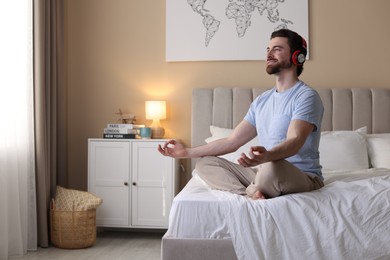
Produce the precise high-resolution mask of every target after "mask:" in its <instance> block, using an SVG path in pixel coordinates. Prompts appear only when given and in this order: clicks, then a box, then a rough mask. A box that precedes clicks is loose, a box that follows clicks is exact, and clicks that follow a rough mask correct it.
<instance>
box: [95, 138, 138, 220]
mask: <svg viewBox="0 0 390 260" xmlns="http://www.w3.org/2000/svg"><path fill="white" fill-rule="evenodd" d="M88 146H89V147H88V190H89V191H90V192H91V193H93V194H95V195H96V196H98V197H100V198H102V199H103V203H102V205H100V206H99V207H98V208H97V211H96V222H97V225H98V226H110V227H127V226H129V225H130V223H129V216H130V213H129V205H130V183H129V172H130V156H131V154H130V153H131V149H130V147H131V143H130V142H119V141H115V142H114V141H93V140H89V143H88Z"/></svg>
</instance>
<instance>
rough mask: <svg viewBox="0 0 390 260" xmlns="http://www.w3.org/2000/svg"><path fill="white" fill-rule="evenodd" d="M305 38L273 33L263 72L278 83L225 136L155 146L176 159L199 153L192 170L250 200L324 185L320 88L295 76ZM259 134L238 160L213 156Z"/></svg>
mask: <svg viewBox="0 0 390 260" xmlns="http://www.w3.org/2000/svg"><path fill="white" fill-rule="evenodd" d="M306 48H307V46H306V42H305V40H304V39H303V38H302V37H301V36H299V35H298V34H297V33H295V32H293V31H291V30H288V29H281V30H278V31H275V32H273V33H272V35H271V40H270V42H269V45H268V47H267V61H266V71H267V73H268V74H270V75H274V76H275V78H276V86H275V87H274V88H272V89H271V90H269V91H266V92H264V93H263V94H261V95H260V96H258V97H257V98H256V99H255V100H254V101H253V103H252V104H251V106H250V108H249V110H248V112H247V114H246V116H245V117H244V119H243V121H242V122H241V123H240V124H239V125H238V126H237V127H236V128H235V129H234V131H233V132H232V134H231V135H230V136H228V137H226V138H223V139H220V140H217V141H214V142H211V143H208V144H206V145H202V146H198V147H194V148H187V147H185V146H184V145H183V144H182V143H180V142H178V141H175V140H170V141H168V142H166V143H165V144H164V145H163V146H159V147H158V150H159V151H160V153H161V154H163V155H165V156H171V157H175V158H190V157H202V158H201V159H200V160H199V161H198V163H197V165H196V170H197V172H198V174H199V176H200V177H201V178H202V179H203V180H204V181H205V182H206V183H207V184H209V185H210V186H211V187H212V188H215V189H220V190H227V191H230V192H233V193H236V194H243V195H244V194H246V195H248V196H250V197H252V198H253V199H264V198H274V197H277V196H280V195H284V194H290V193H296V192H305V191H312V190H316V189H319V188H321V187H322V186H324V184H323V182H322V180H323V178H322V173H321V166H320V164H319V152H318V146H319V140H320V135H321V121H322V116H323V105H322V102H321V98H320V97H319V95H318V93H317V92H316V91H315V90H314V89H312V88H310V87H309V86H307V85H306V84H305V83H303V82H302V81H300V80H299V79H298V76H299V75H300V74H301V73H302V70H303V63H304V62H305V58H306V53H307V51H306ZM256 135H257V136H258V139H259V144H260V146H255V147H251V148H250V150H249V151H248V154H244V153H243V154H241V157H240V158H239V159H238V164H235V163H232V162H229V161H227V160H225V159H222V158H219V157H217V156H218V155H223V154H227V153H230V152H234V151H236V150H237V149H238V148H239V147H241V146H242V145H244V144H245V143H247V142H248V141H250V140H251V139H253V138H254V137H255V136H256Z"/></svg>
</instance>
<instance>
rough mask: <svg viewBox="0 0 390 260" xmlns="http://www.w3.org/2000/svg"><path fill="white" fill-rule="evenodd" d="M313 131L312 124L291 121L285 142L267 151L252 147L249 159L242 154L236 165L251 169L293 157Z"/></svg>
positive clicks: (262, 148)
mask: <svg viewBox="0 0 390 260" xmlns="http://www.w3.org/2000/svg"><path fill="white" fill-rule="evenodd" d="M313 130H314V125H313V124H310V123H308V122H306V121H303V120H292V121H291V122H290V125H289V127H288V130H287V136H286V140H285V141H284V142H282V143H280V144H278V145H276V146H275V147H273V148H272V149H271V150H268V151H267V150H266V149H265V148H264V147H260V146H257V147H252V148H251V150H250V151H249V154H248V155H249V157H248V156H247V155H245V154H242V155H241V158H240V159H239V160H238V163H239V164H241V165H243V166H245V167H251V166H256V165H258V164H261V163H265V162H270V161H276V160H280V159H285V158H287V157H290V156H293V155H295V154H296V153H298V151H299V149H301V148H302V146H303V145H304V144H305V141H306V139H307V137H308V136H309V135H310V133H311V132H312V131H313Z"/></svg>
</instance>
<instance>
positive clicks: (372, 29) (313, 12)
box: [65, 0, 390, 190]
mask: <svg viewBox="0 0 390 260" xmlns="http://www.w3.org/2000/svg"><path fill="white" fill-rule="evenodd" d="M388 10H390V1H388V0H344V1H338V0H327V1H319V0H316V1H309V20H310V48H311V49H310V50H311V59H310V60H309V61H307V63H306V64H305V71H304V73H303V74H302V77H301V79H302V80H304V81H305V82H307V83H309V84H310V85H312V86H313V87H387V88H390V77H389V76H388V75H387V73H389V68H390V66H389V61H390V51H389V46H390V33H389V31H390V30H389V28H388V27H389V25H390V16H389V15H388ZM65 30H66V31H65V40H66V42H65V46H66V47H67V49H66V53H67V56H66V59H67V60H66V62H67V70H66V75H67V76H66V84H67V91H68V92H67V93H68V96H67V100H68V114H67V120H68V129H67V132H68V136H67V137H66V138H67V140H68V143H67V144H68V172H69V175H68V182H69V186H70V187H72V188H77V189H84V190H86V189H87V139H88V138H91V137H101V136H102V130H103V128H104V127H105V125H106V124H107V123H109V122H114V113H115V112H116V111H117V110H118V108H121V109H122V110H124V111H125V112H129V113H133V114H135V115H136V116H137V123H145V124H150V123H151V122H149V121H145V119H144V116H145V115H144V101H145V100H149V99H165V100H167V103H168V119H167V120H165V121H162V124H163V125H164V127H165V128H166V137H167V138H179V139H182V140H183V141H184V142H185V143H186V144H189V143H190V106H191V90H192V89H193V88H196V87H217V86H223V87H237V86H239V87H256V86H263V87H268V86H269V87H271V86H272V85H273V83H274V79H273V78H272V77H271V76H268V75H267V74H266V73H265V72H264V62H263V61H247V62H246V61H242V62H238V61H231V62H178V63H167V62H165V1H161V0H142V1H136V0H65ZM259 51H264V50H259ZM184 164H185V165H187V162H186V161H185V162H184ZM187 174H188V173H187ZM183 176H186V177H188V175H183ZM185 179H186V178H183V180H182V182H184V181H185Z"/></svg>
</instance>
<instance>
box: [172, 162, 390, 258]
mask: <svg viewBox="0 0 390 260" xmlns="http://www.w3.org/2000/svg"><path fill="white" fill-rule="evenodd" d="M324 177H325V183H326V185H325V187H323V188H322V189H320V190H318V191H314V192H308V193H300V194H291V195H286V196H282V197H278V198H274V199H269V200H263V201H253V200H251V199H248V198H245V197H243V196H238V195H234V194H231V193H228V192H222V191H217V190H211V189H210V188H209V187H208V186H207V185H206V184H205V183H204V182H203V181H202V180H201V179H200V178H199V177H198V176H197V175H196V174H194V177H193V178H192V179H191V180H190V182H189V183H188V184H187V185H186V187H185V188H184V189H183V190H182V191H181V192H180V193H179V194H178V195H177V196H176V198H175V199H174V201H173V205H172V209H171V213H170V221H169V228H168V232H167V235H168V236H172V237H176V238H212V239H229V238H230V239H232V242H233V246H234V248H235V251H236V254H237V256H238V259H250V260H255V259H378V258H379V259H386V256H387V257H389V256H390V169H367V170H355V171H353V172H345V171H331V172H327V173H325V174H324ZM351 248H353V249H354V250H350V249H351Z"/></svg>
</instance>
